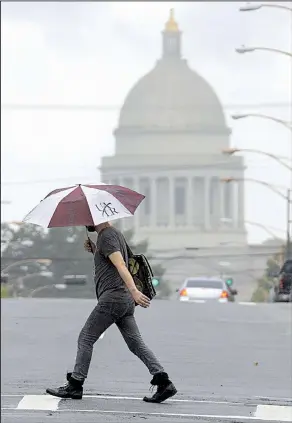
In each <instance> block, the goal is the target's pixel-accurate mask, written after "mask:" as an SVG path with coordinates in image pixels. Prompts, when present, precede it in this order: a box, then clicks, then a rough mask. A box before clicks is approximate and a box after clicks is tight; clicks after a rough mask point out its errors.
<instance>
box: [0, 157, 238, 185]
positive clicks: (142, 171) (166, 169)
mask: <svg viewBox="0 0 292 423" xmlns="http://www.w3.org/2000/svg"><path fill="white" fill-rule="evenodd" d="M225 164H230V161H227V160H224V161H218V162H210V163H203V164H201V165H200V164H196V165H188V166H184V167H174V166H171V167H163V168H160V169H159V170H157V169H141V168H140V169H139V170H137V171H133V170H132V171H128V172H125V173H124V172H122V171H119V173H118V174H108V175H106V177H107V178H109V179H111V180H112V179H116V178H119V179H120V178H130V177H132V176H140V177H141V178H144V177H147V176H148V175H151V174H156V175H157V177H158V178H159V177H163V176H168V172H175V171H177V172H180V171H184V170H194V171H195V170H197V169H200V168H202V167H203V168H204V167H210V168H217V166H221V165H225ZM234 164H235V163H234ZM236 164H237V165H240V163H236ZM236 164H235V165H236ZM157 166H159V165H157ZM238 167H240V166H238ZM96 170H98V168H97V169H96ZM232 170H233V169H230V174H232ZM194 176H195V175H194ZM85 178H88V179H90V180H92V179H93V177H92V175H91V176H86V175H82V176H74V175H73V176H67V177H64V178H52V179H34V180H31V181H6V182H1V184H0V185H1V186H3V185H5V186H12V185H14V186H15V185H35V184H47V183H51V182H61V181H64V182H65V181H68V183H69V184H70V185H77V184H78V183H80V180H82V179H83V180H84V179H85ZM72 179H75V182H71V181H72ZM105 179H106V178H105ZM100 182H101V181H100ZM87 183H90V182H88V181H87V182H86V183H85V184H87ZM94 183H95V184H96V183H97V184H98V182H96V181H95V182H94Z"/></svg>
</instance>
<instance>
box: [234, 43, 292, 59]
mask: <svg viewBox="0 0 292 423" xmlns="http://www.w3.org/2000/svg"><path fill="white" fill-rule="evenodd" d="M235 51H236V53H240V54H244V53H252V52H253V51H270V52H272V53H279V54H283V55H285V56H289V57H291V58H292V53H290V52H289V51H285V50H280V49H278V48H272V47H257V46H256V47H246V46H244V45H243V46H241V47H237V48H236V49H235Z"/></svg>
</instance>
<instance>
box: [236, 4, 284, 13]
mask: <svg viewBox="0 0 292 423" xmlns="http://www.w3.org/2000/svg"><path fill="white" fill-rule="evenodd" d="M263 7H272V8H277V9H285V10H288V11H289V12H292V8H291V7H288V6H283V5H281V4H270V3H246V4H245V5H244V6H241V7H240V8H239V10H240V12H252V11H254V10H259V9H262V8H263Z"/></svg>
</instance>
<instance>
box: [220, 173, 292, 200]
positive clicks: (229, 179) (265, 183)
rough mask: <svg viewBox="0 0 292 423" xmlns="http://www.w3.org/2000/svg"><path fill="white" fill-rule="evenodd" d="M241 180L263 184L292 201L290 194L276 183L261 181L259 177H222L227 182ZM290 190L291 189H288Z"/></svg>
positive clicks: (222, 180)
mask: <svg viewBox="0 0 292 423" xmlns="http://www.w3.org/2000/svg"><path fill="white" fill-rule="evenodd" d="M239 181H246V182H254V183H256V184H260V185H263V186H265V187H267V188H269V189H270V190H272V191H274V192H275V193H276V194H278V195H280V197H282V198H284V199H285V200H286V201H289V202H290V199H289V195H285V194H283V193H282V192H281V191H279V190H278V189H277V186H276V185H273V184H269V183H268V182H265V181H261V180H259V179H253V178H231V177H230V178H221V182H225V183H229V182H239ZM278 188H282V189H285V187H278ZM288 191H290V190H289V189H288Z"/></svg>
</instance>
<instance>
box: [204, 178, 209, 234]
mask: <svg viewBox="0 0 292 423" xmlns="http://www.w3.org/2000/svg"><path fill="white" fill-rule="evenodd" d="M204 194H205V195H204V202H205V207H204V208H205V228H206V229H207V230H209V229H210V178H208V177H207V176H206V177H205V193H204Z"/></svg>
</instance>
